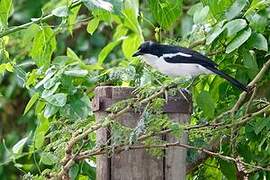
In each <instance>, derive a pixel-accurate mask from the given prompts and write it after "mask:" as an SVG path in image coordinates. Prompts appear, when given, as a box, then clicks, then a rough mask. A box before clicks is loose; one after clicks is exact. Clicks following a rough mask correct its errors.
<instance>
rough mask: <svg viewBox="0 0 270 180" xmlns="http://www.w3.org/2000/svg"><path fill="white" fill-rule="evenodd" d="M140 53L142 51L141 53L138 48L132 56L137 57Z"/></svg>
mask: <svg viewBox="0 0 270 180" xmlns="http://www.w3.org/2000/svg"><path fill="white" fill-rule="evenodd" d="M140 55H143V53H141V52H140V50H138V51H136V52H135V53H134V54H133V55H132V57H137V56H140Z"/></svg>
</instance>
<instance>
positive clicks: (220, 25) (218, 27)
mask: <svg viewBox="0 0 270 180" xmlns="http://www.w3.org/2000/svg"><path fill="white" fill-rule="evenodd" d="M223 24H224V21H221V22H219V23H218V24H217V25H216V26H215V27H214V29H213V31H212V33H211V34H210V35H209V36H208V37H207V38H206V44H207V45H210V44H211V43H212V42H213V41H214V40H216V39H217V38H218V37H219V35H220V34H221V33H222V32H223V31H224V30H225V28H223Z"/></svg>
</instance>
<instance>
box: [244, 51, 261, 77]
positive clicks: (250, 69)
mask: <svg viewBox="0 0 270 180" xmlns="http://www.w3.org/2000/svg"><path fill="white" fill-rule="evenodd" d="M241 52H242V54H243V64H244V66H245V67H246V68H247V73H248V76H249V78H250V79H253V78H254V77H255V76H256V74H257V73H258V71H259V67H258V64H257V61H256V56H255V54H254V52H252V51H248V50H242V51H241Z"/></svg>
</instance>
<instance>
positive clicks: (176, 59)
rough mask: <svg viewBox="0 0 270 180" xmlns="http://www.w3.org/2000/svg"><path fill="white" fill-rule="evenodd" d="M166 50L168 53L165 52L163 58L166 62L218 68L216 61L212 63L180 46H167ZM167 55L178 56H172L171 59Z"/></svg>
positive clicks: (206, 58)
mask: <svg viewBox="0 0 270 180" xmlns="http://www.w3.org/2000/svg"><path fill="white" fill-rule="evenodd" d="M166 49H167V50H168V51H167V52H163V57H164V60H165V61H166V62H168V63H194V64H199V65H202V66H204V67H208V66H211V67H216V66H218V65H217V64H216V63H215V62H214V61H212V60H211V59H209V58H208V57H206V56H204V55H202V54H200V53H198V52H196V51H193V50H191V49H188V48H183V47H178V46H167V48H166ZM177 53H183V54H186V55H190V57H187V56H183V55H181V54H178V55H177ZM166 54H176V55H175V56H173V55H171V57H166V56H165V55H166Z"/></svg>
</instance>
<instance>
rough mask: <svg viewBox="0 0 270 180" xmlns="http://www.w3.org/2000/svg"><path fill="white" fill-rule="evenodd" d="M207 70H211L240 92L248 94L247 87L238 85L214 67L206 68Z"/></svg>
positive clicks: (234, 80)
mask: <svg viewBox="0 0 270 180" xmlns="http://www.w3.org/2000/svg"><path fill="white" fill-rule="evenodd" d="M207 68H208V69H209V70H211V71H212V72H213V73H215V74H217V75H219V76H221V77H222V78H224V79H226V80H227V81H229V82H230V83H232V84H233V85H234V86H236V87H237V88H239V89H241V90H242V91H246V92H248V88H247V86H245V85H244V84H242V83H240V82H239V81H237V80H236V79H234V78H233V77H231V76H230V75H228V74H226V73H225V72H223V71H221V70H219V69H217V68H216V67H207Z"/></svg>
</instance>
